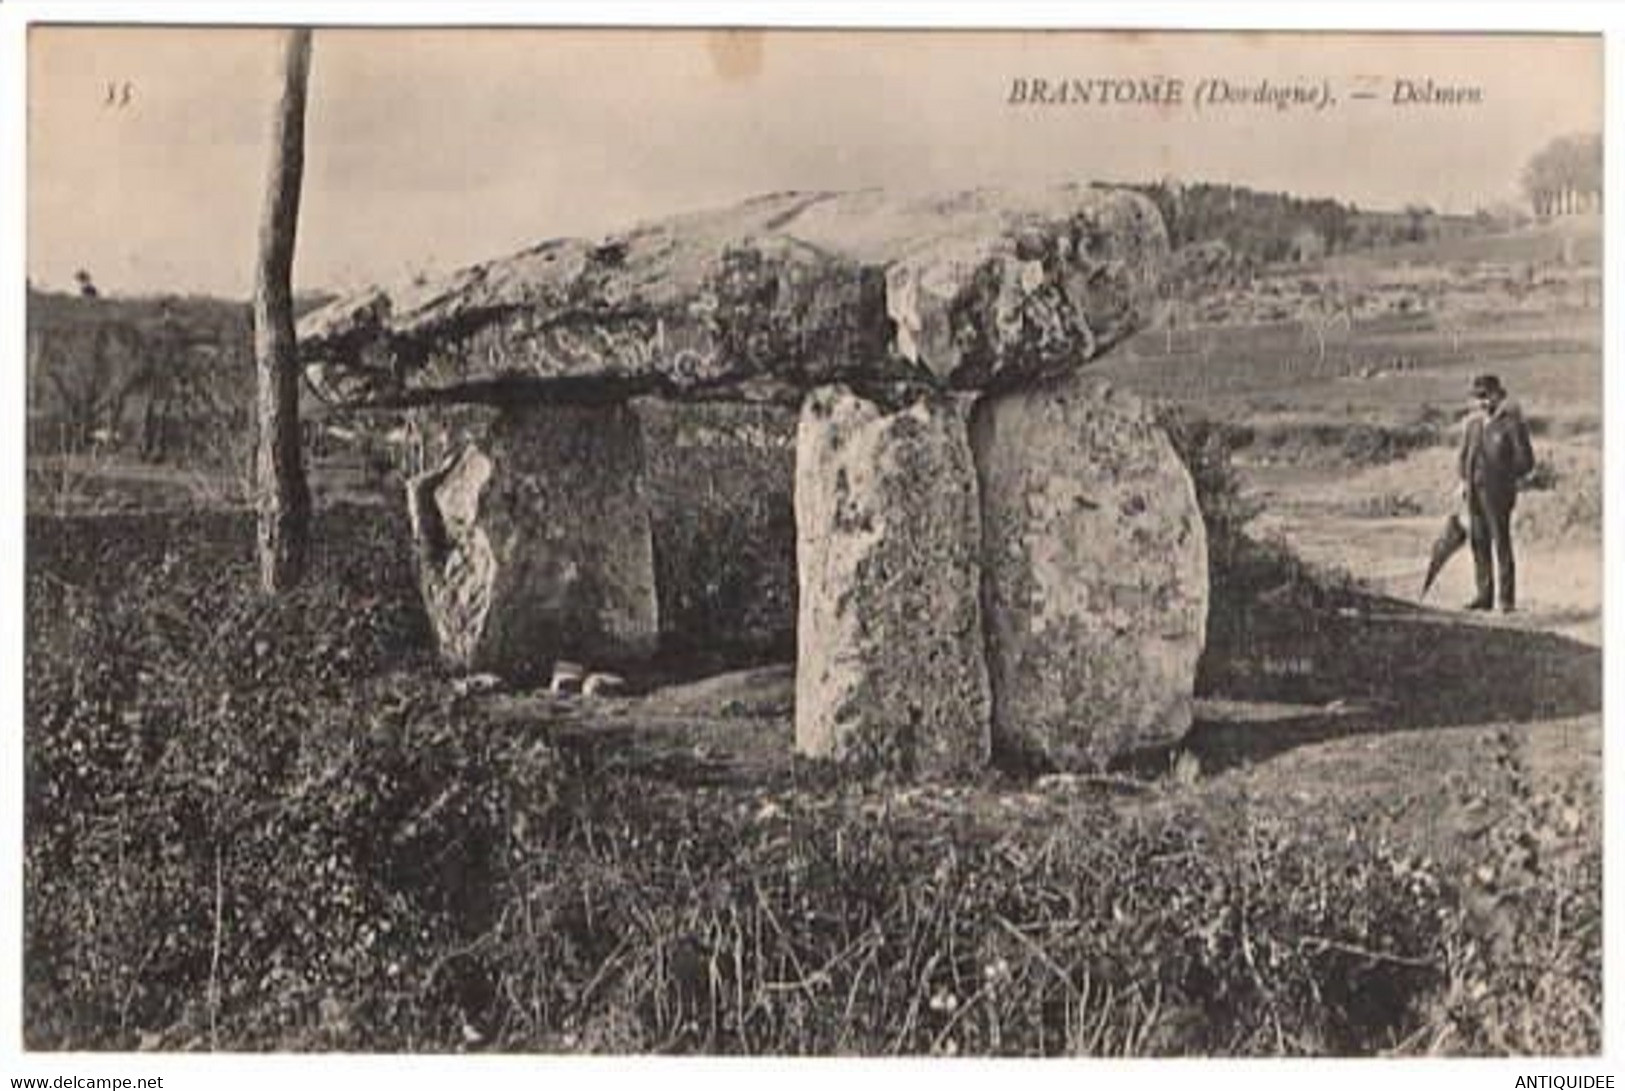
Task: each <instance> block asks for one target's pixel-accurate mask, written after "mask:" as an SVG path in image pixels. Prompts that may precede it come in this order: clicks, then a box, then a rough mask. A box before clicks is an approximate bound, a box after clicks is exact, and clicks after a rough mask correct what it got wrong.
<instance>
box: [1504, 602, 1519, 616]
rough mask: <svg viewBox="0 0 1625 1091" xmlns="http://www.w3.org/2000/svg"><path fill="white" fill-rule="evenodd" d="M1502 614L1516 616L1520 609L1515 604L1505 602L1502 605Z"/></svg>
mask: <svg viewBox="0 0 1625 1091" xmlns="http://www.w3.org/2000/svg"><path fill="white" fill-rule="evenodd" d="M1501 612H1502V613H1503V614H1515V613H1517V612H1518V607H1517V606H1516V605H1514V604H1513V603H1510V602H1503V603H1502V604H1501Z"/></svg>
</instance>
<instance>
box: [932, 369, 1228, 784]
mask: <svg viewBox="0 0 1625 1091" xmlns="http://www.w3.org/2000/svg"><path fill="white" fill-rule="evenodd" d="M970 441H971V447H972V450H973V452H974V455H975V464H976V471H977V476H978V479H979V482H980V494H981V513H982V520H981V523H982V535H983V556H982V563H983V608H984V610H985V611H986V613H987V616H988V619H989V624H988V628H987V662H988V672H989V676H990V679H991V682H992V687H993V745H994V749H995V752H998V753H1001V754H1008V755H1011V756H1019V757H1022V758H1027V759H1036V760H1037V761H1038V762H1040V763H1042V764H1047V765H1051V766H1054V767H1058V768H1061V769H1068V770H1086V769H1091V768H1097V767H1099V766H1101V765H1103V764H1105V763H1106V762H1107V761H1108V760H1109V759H1110V758H1112V757H1114V756H1117V755H1120V754H1123V753H1126V752H1131V751H1134V750H1137V749H1140V748H1143V747H1151V746H1157V745H1162V744H1166V743H1169V742H1172V741H1174V740H1177V739H1178V738H1179V737H1180V736H1182V735H1183V734H1184V733H1185V732H1186V731H1187V730H1188V728H1189V727H1190V723H1191V700H1192V693H1193V690H1194V687H1195V676H1196V663H1197V659H1198V658H1199V656H1200V655H1201V651H1202V645H1203V640H1204V636H1205V629H1206V624H1207V598H1208V573H1207V537H1206V532H1205V530H1204V528H1203V524H1202V515H1201V512H1200V510H1199V509H1198V507H1197V502H1196V492H1195V488H1194V486H1193V484H1192V481H1191V478H1190V475H1189V474H1188V473H1187V471H1186V470H1185V467H1184V465H1183V464H1182V463H1181V462H1180V459H1179V457H1178V455H1177V454H1176V453H1175V451H1174V448H1173V445H1172V444H1171V443H1170V441H1169V439H1168V437H1167V434H1166V432H1165V431H1164V430H1163V429H1162V428H1161V427H1160V426H1159V425H1158V424H1157V422H1156V421H1155V420H1154V418H1153V415H1152V413H1151V412H1150V410H1149V409H1148V408H1147V407H1146V406H1145V405H1144V404H1143V403H1141V402H1140V401H1139V400H1138V399H1136V398H1134V397H1133V396H1131V395H1128V394H1126V393H1123V392H1120V391H1115V390H1113V389H1111V388H1110V387H1108V386H1106V385H1105V384H1103V383H1099V382H1097V381H1092V380H1089V379H1085V378H1081V377H1068V378H1065V379H1062V380H1060V381H1057V382H1054V383H1052V384H1050V385H1047V386H1045V387H1042V388H1038V389H1033V390H1027V391H1020V392H1011V393H1006V394H1000V395H994V396H990V397H987V398H984V399H983V400H982V401H981V402H979V403H978V404H977V406H976V408H975V411H974V412H973V414H972V418H971V427H970ZM922 480H929V479H922Z"/></svg>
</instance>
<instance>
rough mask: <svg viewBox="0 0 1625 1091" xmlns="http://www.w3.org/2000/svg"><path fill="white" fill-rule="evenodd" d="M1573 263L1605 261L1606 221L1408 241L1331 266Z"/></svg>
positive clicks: (1341, 257)
mask: <svg viewBox="0 0 1625 1091" xmlns="http://www.w3.org/2000/svg"><path fill="white" fill-rule="evenodd" d="M1565 246H1567V248H1568V254H1567V259H1568V261H1570V262H1572V263H1574V264H1577V265H1592V266H1595V265H1600V264H1602V220H1601V218H1600V217H1598V216H1576V217H1574V218H1572V219H1570V220H1563V221H1559V222H1557V223H1551V224H1540V225H1537V226H1534V227H1528V228H1524V229H1522V230H1520V231H1513V232H1508V233H1507V234H1504V235H1474V236H1471V237H1469V238H1460V239H1437V240H1430V241H1428V242H1419V243H1404V244H1402V245H1399V246H1393V247H1388V248H1386V249H1383V250H1373V251H1358V252H1354V253H1348V254H1338V255H1336V256H1334V257H1332V258H1330V259H1328V260H1327V261H1326V267H1327V268H1328V269H1348V270H1353V269H1362V268H1371V267H1373V266H1377V267H1391V266H1394V265H1456V264H1461V263H1473V262H1492V263H1501V262H1506V263H1514V262H1516V263H1522V262H1532V263H1535V264H1540V263H1550V262H1562V261H1563V260H1564V257H1565V254H1564V249H1565Z"/></svg>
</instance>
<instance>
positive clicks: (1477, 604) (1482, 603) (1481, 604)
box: [1462, 599, 1494, 610]
mask: <svg viewBox="0 0 1625 1091" xmlns="http://www.w3.org/2000/svg"><path fill="white" fill-rule="evenodd" d="M1493 605H1494V603H1492V602H1490V600H1489V599H1474V600H1473V601H1472V602H1469V603H1468V604H1467V605H1466V606H1463V607H1462V609H1463V610H1488V609H1490V608H1491V607H1492V606H1493Z"/></svg>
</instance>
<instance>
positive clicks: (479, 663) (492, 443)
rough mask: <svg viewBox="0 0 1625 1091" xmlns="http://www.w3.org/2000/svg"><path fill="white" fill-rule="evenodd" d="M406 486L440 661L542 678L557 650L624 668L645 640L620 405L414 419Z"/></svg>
mask: <svg viewBox="0 0 1625 1091" xmlns="http://www.w3.org/2000/svg"><path fill="white" fill-rule="evenodd" d="M413 424H414V427H415V428H416V429H417V430H418V432H419V434H420V437H421V440H422V455H423V459H424V464H425V465H428V466H430V467H433V468H432V469H431V470H429V471H428V472H426V473H424V474H421V475H419V476H417V477H414V478H413V480H412V482H411V484H410V485H409V487H408V502H409V504H410V507H411V515H412V526H413V533H414V535H415V538H416V542H417V548H418V555H419V556H418V559H419V572H420V577H421V585H422V590H423V595H424V601H425V603H426V605H427V607H428V613H429V618H430V620H431V622H432V623H433V626H434V630H435V634H436V636H437V638H438V640H439V643H440V648H441V651H442V653H443V655H444V656H445V658H446V659H447V660H448V661H449V662H450V663H452V664H453V665H455V666H457V667H459V668H461V669H464V670H482V671H493V672H495V673H497V674H501V675H502V676H504V677H506V678H526V679H545V678H546V677H547V673H546V672H547V671H548V669H549V668H550V666H551V665H552V664H553V662H554V660H555V659H556V658H557V657H558V656H559V655H560V654H561V653H568V654H570V655H575V656H582V657H586V658H588V659H590V660H591V661H593V662H605V663H616V662H623V661H627V660H630V659H636V658H638V657H639V656H642V655H645V654H647V653H648V652H650V651H652V650H653V647H654V644H655V641H656V638H657V634H658V625H657V620H658V618H657V607H656V600H655V586H654V561H653V555H652V548H651V544H650V533H649V517H648V511H647V506H646V503H645V500H644V496H643V487H642V466H643V456H642V452H641V450H640V447H639V432H638V426H637V420H636V418H635V417H634V416H633V414H632V413H631V411H630V410H628V409H626V408H624V407H611V408H582V407H559V406H532V407H525V408H505V409H497V408H491V407H483V406H481V407H476V406H469V407H462V408H444V409H432V410H418V411H415V413H414V421H413Z"/></svg>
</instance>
